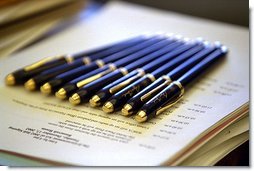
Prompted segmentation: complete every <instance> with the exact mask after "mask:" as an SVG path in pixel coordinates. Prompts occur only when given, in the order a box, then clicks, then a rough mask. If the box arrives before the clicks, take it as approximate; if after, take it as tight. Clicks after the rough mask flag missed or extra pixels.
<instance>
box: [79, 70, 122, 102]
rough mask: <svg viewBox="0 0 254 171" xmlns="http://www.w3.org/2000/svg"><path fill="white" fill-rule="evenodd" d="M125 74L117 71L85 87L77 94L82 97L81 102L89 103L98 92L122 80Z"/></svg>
mask: <svg viewBox="0 0 254 171" xmlns="http://www.w3.org/2000/svg"><path fill="white" fill-rule="evenodd" d="M123 75H124V74H123V73H122V72H121V71H120V70H119V69H117V70H115V71H113V72H111V73H109V74H107V75H105V76H104V77H101V78H99V79H97V80H95V81H93V82H91V83H89V84H87V85H85V86H84V87H82V88H80V89H79V90H78V91H77V92H76V93H77V94H78V95H79V96H80V98H81V102H86V101H88V100H89V99H90V98H91V96H92V95H93V94H94V93H96V92H97V91H98V90H100V89H101V88H102V87H104V86H105V85H107V84H109V83H110V82H113V81H115V80H117V79H119V78H121V77H122V76H123Z"/></svg>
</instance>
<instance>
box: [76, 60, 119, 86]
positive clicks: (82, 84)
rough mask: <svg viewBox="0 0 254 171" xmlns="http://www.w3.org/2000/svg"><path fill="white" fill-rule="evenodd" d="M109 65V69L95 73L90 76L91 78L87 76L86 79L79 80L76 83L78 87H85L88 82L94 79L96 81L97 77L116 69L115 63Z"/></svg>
mask: <svg viewBox="0 0 254 171" xmlns="http://www.w3.org/2000/svg"><path fill="white" fill-rule="evenodd" d="M108 67H109V69H107V70H105V71H102V72H100V73H98V74H95V75H93V76H91V77H89V78H86V79H84V80H82V81H79V82H78V83H77V84H76V85H77V87H78V88H80V87H83V86H84V85H86V84H88V83H90V82H92V81H95V80H97V79H99V78H101V77H103V76H104V75H106V74H108V73H110V72H112V71H114V70H116V66H115V65H114V64H108Z"/></svg>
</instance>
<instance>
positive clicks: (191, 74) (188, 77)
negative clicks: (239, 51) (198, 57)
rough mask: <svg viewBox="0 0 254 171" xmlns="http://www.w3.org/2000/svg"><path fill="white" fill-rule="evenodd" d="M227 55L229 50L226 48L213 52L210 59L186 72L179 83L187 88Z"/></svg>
mask: <svg viewBox="0 0 254 171" xmlns="http://www.w3.org/2000/svg"><path fill="white" fill-rule="evenodd" d="M226 53H227V49H226V48H225V47H221V48H219V49H217V50H215V51H214V52H212V53H211V54H210V55H208V57H206V58H205V59H203V60H202V61H201V62H199V63H198V64H197V65H195V66H194V67H193V68H191V69H190V70H189V71H188V72H186V73H185V74H184V75H183V76H181V77H180V78H179V79H178V81H179V82H181V84H182V85H183V86H186V85H187V84H188V83H190V82H191V81H193V80H194V79H195V78H196V77H198V76H199V75H200V74H201V73H202V72H204V71H205V70H206V69H207V68H208V67H209V66H210V65H212V64H213V63H214V62H215V61H217V60H218V59H220V58H221V57H224V56H225V54H226Z"/></svg>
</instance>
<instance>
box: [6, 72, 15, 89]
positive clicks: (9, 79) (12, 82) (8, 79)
mask: <svg viewBox="0 0 254 171" xmlns="http://www.w3.org/2000/svg"><path fill="white" fill-rule="evenodd" d="M5 84H6V85H9V86H12V85H15V84H16V80H15V77H14V75H13V74H8V75H7V76H6V77H5Z"/></svg>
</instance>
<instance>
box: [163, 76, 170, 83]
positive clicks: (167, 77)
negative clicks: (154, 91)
mask: <svg viewBox="0 0 254 171" xmlns="http://www.w3.org/2000/svg"><path fill="white" fill-rule="evenodd" d="M161 78H162V79H164V80H166V81H168V82H170V83H171V82H172V79H171V78H170V77H169V76H168V75H163V76H161Z"/></svg>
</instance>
